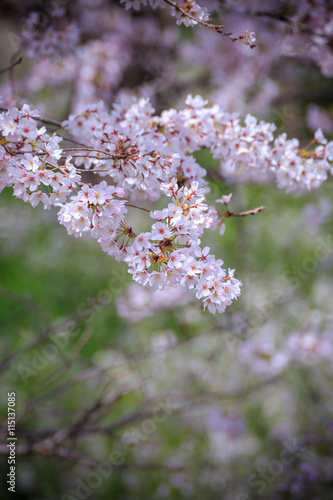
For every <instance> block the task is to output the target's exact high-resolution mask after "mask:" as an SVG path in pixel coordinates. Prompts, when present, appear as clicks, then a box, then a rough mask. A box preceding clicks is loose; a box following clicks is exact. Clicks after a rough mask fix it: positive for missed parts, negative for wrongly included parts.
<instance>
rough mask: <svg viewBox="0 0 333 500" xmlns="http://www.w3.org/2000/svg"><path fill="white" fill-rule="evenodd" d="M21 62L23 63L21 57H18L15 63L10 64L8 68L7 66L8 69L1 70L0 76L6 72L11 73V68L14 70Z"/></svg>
mask: <svg viewBox="0 0 333 500" xmlns="http://www.w3.org/2000/svg"><path fill="white" fill-rule="evenodd" d="M22 61H23V57H20V58H19V59H18V60H17V61H15V62H13V63H11V64H10V66H8V68H5V69H1V70H0V75H1V74H2V73H6V71H11V70H12V69H13V68H15V66H17V65H18V64H21V62H22Z"/></svg>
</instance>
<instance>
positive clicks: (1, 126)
mask: <svg viewBox="0 0 333 500" xmlns="http://www.w3.org/2000/svg"><path fill="white" fill-rule="evenodd" d="M38 116H39V115H38V112H36V111H32V110H31V109H30V108H29V106H28V105H27V104H24V105H23V107H22V109H21V110H19V109H17V108H16V107H14V108H11V109H10V110H8V111H7V112H5V113H1V114H0V132H1V135H2V138H1V139H0V191H2V190H3V189H4V188H5V187H7V186H9V187H12V188H13V191H14V196H16V197H17V198H21V199H22V200H23V201H26V202H28V203H30V204H31V205H32V206H34V207H35V206H36V205H38V203H39V202H41V203H43V204H44V206H45V208H48V207H50V206H51V205H59V204H61V203H62V202H64V201H65V199H66V197H67V196H68V195H69V194H70V193H72V192H73V190H74V189H76V187H77V184H78V182H79V181H80V178H81V177H80V175H79V174H78V172H77V169H76V168H75V167H74V166H73V165H72V164H71V157H70V156H67V157H66V158H65V161H64V162H61V164H59V160H60V159H61V158H62V150H61V149H60V147H59V143H60V141H61V137H59V136H57V135H56V134H52V135H49V134H48V133H47V130H46V128H45V126H42V127H39V126H38V121H37V120H38ZM0 137H1V136H0Z"/></svg>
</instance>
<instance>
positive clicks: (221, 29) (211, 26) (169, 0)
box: [164, 0, 255, 49]
mask: <svg viewBox="0 0 333 500" xmlns="http://www.w3.org/2000/svg"><path fill="white" fill-rule="evenodd" d="M164 2H165V3H167V4H169V5H171V7H173V8H174V9H176V10H178V12H181V13H182V14H183V15H184V16H186V17H188V18H189V19H191V20H192V21H195V22H196V23H198V24H201V25H202V26H205V27H206V28H209V29H212V30H214V31H216V32H217V33H219V34H220V35H222V36H225V37H227V38H229V40H231V41H232V42H236V41H237V40H238V41H240V42H242V43H244V44H245V45H248V46H249V47H250V48H251V49H253V48H254V47H255V45H254V44H253V43H251V42H250V41H249V40H248V39H247V37H246V36H244V35H240V36H239V37H235V36H232V34H231V33H227V32H226V31H225V30H224V26H223V25H222V24H212V23H208V22H207V21H203V20H201V19H198V18H197V17H195V16H192V14H190V13H189V12H187V11H186V10H185V9H184V8H183V7H181V6H180V5H179V4H178V3H177V2H173V1H172V0H164Z"/></svg>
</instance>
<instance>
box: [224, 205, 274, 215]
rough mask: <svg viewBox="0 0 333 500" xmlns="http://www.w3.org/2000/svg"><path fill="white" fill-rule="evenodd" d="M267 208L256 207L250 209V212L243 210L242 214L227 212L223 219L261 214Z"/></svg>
mask: <svg viewBox="0 0 333 500" xmlns="http://www.w3.org/2000/svg"><path fill="white" fill-rule="evenodd" d="M266 208H267V207H257V208H251V209H250V210H245V211H244V212H238V213H236V212H229V210H227V211H226V212H225V213H224V214H223V215H224V217H246V216H247V215H257V214H258V213H259V212H263V211H264V210H266Z"/></svg>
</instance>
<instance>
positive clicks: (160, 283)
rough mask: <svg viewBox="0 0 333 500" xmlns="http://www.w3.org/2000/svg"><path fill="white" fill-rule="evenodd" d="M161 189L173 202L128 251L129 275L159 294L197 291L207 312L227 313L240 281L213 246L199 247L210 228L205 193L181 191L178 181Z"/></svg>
mask: <svg viewBox="0 0 333 500" xmlns="http://www.w3.org/2000/svg"><path fill="white" fill-rule="evenodd" d="M161 189H162V190H163V191H164V192H165V194H166V195H167V196H170V197H172V201H173V202H172V203H169V204H168V207H167V208H165V209H163V210H156V211H154V212H153V213H152V214H151V216H152V217H153V218H154V219H156V220H157V222H156V223H155V224H153V226H152V228H151V231H150V232H148V233H141V234H139V235H138V236H137V237H136V238H135V240H134V241H133V244H132V245H131V247H129V249H128V255H127V256H126V257H125V261H126V262H127V263H128V265H129V267H130V269H129V272H130V273H131V274H133V279H134V280H135V281H136V282H138V283H141V284H143V285H147V284H149V285H150V286H151V287H153V289H157V290H158V289H163V288H164V287H165V286H166V285H176V284H178V283H180V284H181V285H185V286H187V287H188V288H189V289H194V290H195V293H196V297H197V298H198V299H202V300H203V304H204V308H206V307H208V310H209V311H210V312H212V313H215V312H216V311H218V312H223V311H224V310H225V308H226V306H228V305H230V304H231V301H232V300H233V299H235V298H237V297H238V296H239V295H240V287H241V282H240V281H239V280H237V279H236V278H234V270H232V269H229V270H228V273H227V272H226V271H225V270H224V269H223V268H222V265H223V261H222V260H220V259H216V258H215V256H214V255H212V254H210V253H209V250H210V249H209V247H205V248H204V249H201V248H200V237H201V235H202V233H203V229H204V228H207V227H209V226H210V224H211V219H210V217H209V215H207V213H206V212H207V210H208V206H207V205H206V204H205V203H204V199H205V194H206V189H205V188H199V187H198V183H197V182H192V184H191V187H190V188H187V187H181V188H179V187H178V185H177V183H176V180H175V179H174V180H173V181H172V182H171V183H170V184H162V186H161ZM156 267H157V269H154V268H156Z"/></svg>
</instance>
